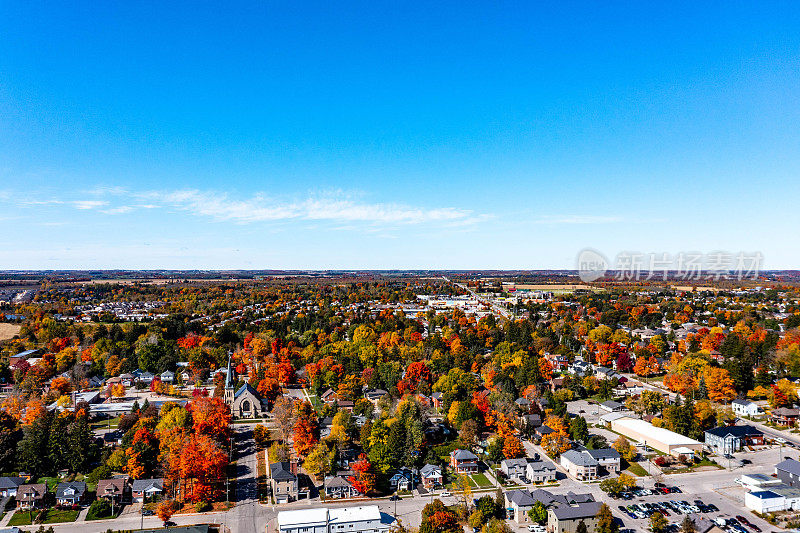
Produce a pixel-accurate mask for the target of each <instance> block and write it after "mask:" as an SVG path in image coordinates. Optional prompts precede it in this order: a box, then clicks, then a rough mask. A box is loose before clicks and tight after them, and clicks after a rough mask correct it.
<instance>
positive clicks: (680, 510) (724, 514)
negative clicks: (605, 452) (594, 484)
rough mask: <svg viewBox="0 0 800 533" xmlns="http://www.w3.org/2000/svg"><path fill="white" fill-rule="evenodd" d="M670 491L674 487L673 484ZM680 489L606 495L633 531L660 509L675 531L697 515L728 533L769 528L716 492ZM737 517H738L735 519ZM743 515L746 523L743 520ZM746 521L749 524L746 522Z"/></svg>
mask: <svg viewBox="0 0 800 533" xmlns="http://www.w3.org/2000/svg"><path fill="white" fill-rule="evenodd" d="M672 488H673V490H674V489H675V488H677V487H672ZM678 490H679V491H680V492H672V491H671V492H670V493H669V494H664V493H663V492H660V491H659V492H655V489H644V490H642V491H637V493H636V494H632V495H630V499H623V498H614V499H612V498H608V500H607V503H608V504H609V505H610V506H611V507H612V512H613V513H614V514H615V515H616V516H622V517H623V519H622V522H623V524H624V527H625V528H628V529H634V530H636V531H647V530H648V529H649V526H650V515H652V514H653V513H655V512H661V513H662V514H664V515H665V517H666V518H667V521H668V522H669V523H670V529H671V530H674V531H677V530H678V529H679V528H680V524H681V522H682V521H683V518H684V516H685V515H688V514H697V515H699V516H702V517H703V518H705V519H707V520H712V521H716V522H718V525H719V526H720V527H721V528H722V529H723V530H725V531H728V532H730V533H760V532H767V531H772V529H769V528H770V527H771V526H770V525H769V524H767V523H766V522H763V521H762V520H760V519H758V518H756V517H755V516H753V515H752V514H751V513H749V512H747V511H745V510H744V509H740V508H738V507H737V506H735V505H732V502H730V501H729V500H727V499H724V498H722V496H721V495H719V494H717V493H715V492H714V493H707V494H701V495H697V494H687V493H686V492H684V491H683V490H681V489H678ZM737 517H740V518H737ZM741 518H743V519H744V520H745V521H746V523H744V522H743V521H742V520H741ZM719 519H723V520H724V521H725V525H722V522H721V521H719ZM748 524H749V525H748Z"/></svg>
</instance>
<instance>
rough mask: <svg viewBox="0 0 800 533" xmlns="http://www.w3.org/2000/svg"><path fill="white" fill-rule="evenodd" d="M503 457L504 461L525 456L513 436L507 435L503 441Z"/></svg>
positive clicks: (519, 443)
mask: <svg viewBox="0 0 800 533" xmlns="http://www.w3.org/2000/svg"><path fill="white" fill-rule="evenodd" d="M503 456H504V457H505V458H506V459H517V458H518V457H524V456H525V449H524V448H523V447H522V443H521V442H520V441H519V439H518V438H517V437H515V436H514V435H509V436H507V437H506V438H505V439H504V440H503Z"/></svg>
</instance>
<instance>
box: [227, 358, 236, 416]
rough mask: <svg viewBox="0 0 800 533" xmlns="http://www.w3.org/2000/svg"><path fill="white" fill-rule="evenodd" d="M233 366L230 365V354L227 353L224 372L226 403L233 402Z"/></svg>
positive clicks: (230, 403)
mask: <svg viewBox="0 0 800 533" xmlns="http://www.w3.org/2000/svg"><path fill="white" fill-rule="evenodd" d="M234 383H235V382H234V380H233V367H232V365H231V354H230V352H229V353H228V372H227V373H226V374H225V403H227V404H228V405H232V404H233V393H234V392H235V391H234V390H233V384H234Z"/></svg>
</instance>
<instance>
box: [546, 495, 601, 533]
mask: <svg viewBox="0 0 800 533" xmlns="http://www.w3.org/2000/svg"><path fill="white" fill-rule="evenodd" d="M601 505H602V503H600V502H585V503H578V504H575V505H559V506H556V507H551V508H550V509H548V510H547V531H548V532H550V533H575V532H576V531H577V530H578V526H579V525H580V523H581V522H583V523H584V524H585V525H586V530H587V531H594V530H595V529H596V528H597V515H598V514H599V513H600V506H601Z"/></svg>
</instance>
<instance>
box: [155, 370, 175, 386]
mask: <svg viewBox="0 0 800 533" xmlns="http://www.w3.org/2000/svg"><path fill="white" fill-rule="evenodd" d="M159 378H161V383H169V384H170V385H171V384H172V383H173V382H174V381H175V372H171V371H169V370H165V371H164V372H162V373H161V374H160V375H159Z"/></svg>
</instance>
